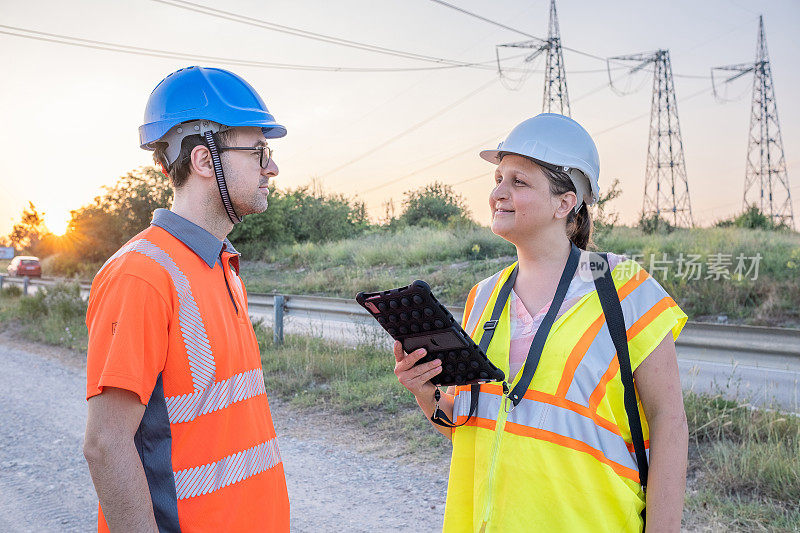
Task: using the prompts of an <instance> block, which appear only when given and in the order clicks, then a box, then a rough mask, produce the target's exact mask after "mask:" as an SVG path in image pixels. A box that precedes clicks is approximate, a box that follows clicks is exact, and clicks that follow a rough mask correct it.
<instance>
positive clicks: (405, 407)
mask: <svg viewBox="0 0 800 533" xmlns="http://www.w3.org/2000/svg"><path fill="white" fill-rule="evenodd" d="M253 327H254V329H255V332H256V337H257V338H258V343H259V348H260V349H261V362H262V364H263V367H264V377H265V384H266V388H267V391H268V392H269V394H270V395H277V396H278V397H280V398H282V399H284V400H287V401H288V402H289V403H290V404H292V405H294V406H295V407H298V408H301V409H305V408H310V407H314V408H330V409H333V410H334V411H336V412H338V413H341V414H344V415H350V416H352V417H353V420H354V421H356V422H357V423H360V424H362V425H364V426H365V427H366V428H367V429H370V430H373V431H375V432H376V433H379V434H381V435H382V436H383V437H384V438H389V439H390V440H393V441H396V442H403V446H402V448H403V449H404V451H406V452H408V453H410V452H411V451H412V450H414V449H417V448H419V447H424V448H425V449H428V450H430V449H431V448H434V449H437V450H439V451H440V452H442V453H444V452H445V450H446V449H447V448H448V443H447V442H446V441H445V439H443V438H441V435H439V434H438V433H436V432H435V431H432V430H431V428H430V424H428V422H427V420H425V417H424V416H420V415H419V412H418V411H417V404H416V401H415V400H414V397H413V396H412V395H411V394H409V393H408V391H407V390H406V389H405V388H404V387H403V386H402V385H400V383H398V381H397V379H396V378H395V375H394V372H393V369H394V358H393V357H392V354H391V352H390V351H389V350H388V349H387V348H386V347H385V346H383V344H385V343H382V342H378V341H377V340H375V342H365V343H360V344H358V345H356V346H354V347H351V346H345V345H343V344H338V343H333V342H328V341H325V340H322V339H319V338H315V337H306V336H299V335H286V336H285V338H284V344H283V345H282V346H276V345H275V344H273V342H272V330H271V329H270V328H266V327H264V325H263V324H262V323H261V322H260V321H257V322H255V323H254V326H253ZM362 414H363V415H365V416H361V415H362Z"/></svg>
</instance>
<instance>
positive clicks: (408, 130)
mask: <svg viewBox="0 0 800 533" xmlns="http://www.w3.org/2000/svg"><path fill="white" fill-rule="evenodd" d="M497 81H498V80H497V78H492V79H491V80H489V81H488V82H486V83H484V84H482V85H481V86H480V87H478V88H477V89H475V90H473V91H471V92H469V93H468V94H466V95H464V96H462V97H461V98H459V99H458V100H456V101H455V102H453V103H451V104H449V105H448V106H446V107H444V108H442V109H440V110H439V111H437V112H436V113H434V114H433V115H431V116H429V117H427V118H425V119H423V120H421V121H419V122H417V123H416V124H414V125H412V126H410V127H408V128H406V129H405V130H403V131H401V132H400V133H398V134H397V135H395V136H393V137H391V138H389V139H387V140H386V141H383V142H382V143H380V144H379V145H377V146H375V147H373V148H371V149H369V150H367V151H365V152H364V153H362V154H360V155H358V156H357V157H354V158H353V159H351V160H349V161H347V162H346V163H343V164H341V165H339V166H338V167H336V168H334V169H332V170H329V171H328V172H326V173H325V174H323V176H324V177H328V176H330V175H332V174H335V173H337V172H339V171H340V170H342V169H344V168H347V167H349V166H350V165H352V164H353V163H355V162H356V161H360V160H361V159H363V158H364V157H366V156H368V155H370V154H373V153H375V152H376V151H378V150H380V149H382V148H385V147H386V146H388V145H390V144H392V143H393V142H395V141H397V140H399V139H401V138H403V137H405V136H406V135H408V134H409V133H411V132H413V131H415V130H416V129H418V128H420V127H422V126H424V125H425V124H427V123H429V122H431V121H432V120H434V119H436V118H438V117H440V116H441V115H443V114H445V113H447V112H448V111H450V110H451V109H453V108H455V107H457V106H459V105H461V104H462V103H464V102H465V101H467V100H469V99H470V98H472V97H473V96H475V95H476V94H478V93H480V92H482V91H484V90H486V89H488V88H489V87H490V86H492V85H493V84H495V83H497Z"/></svg>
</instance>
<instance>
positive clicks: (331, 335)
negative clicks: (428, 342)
mask: <svg viewBox="0 0 800 533" xmlns="http://www.w3.org/2000/svg"><path fill="white" fill-rule="evenodd" d="M261 318H263V319H264V321H265V323H266V324H268V325H269V324H271V319H272V317H271V316H266V315H265V316H262V317H261ZM284 331H285V332H286V333H298V334H310V335H315V336H321V337H325V338H328V339H331V340H335V341H338V342H344V343H351V344H352V343H359V342H379V343H385V345H386V349H387V351H388V350H390V349H391V338H389V336H388V335H387V334H386V333H385V332H384V331H383V330H382V329H380V328H379V327H377V326H376V327H372V326H368V325H361V324H353V323H349V322H339V321H322V320H317V319H311V318H306V317H298V316H287V317H285V319H284ZM678 366H679V369H680V372H681V382H682V384H683V387H684V389H687V390H689V389H690V390H694V391H697V392H705V393H719V394H722V395H723V396H724V397H726V398H729V399H732V400H738V401H741V402H745V403H749V404H751V405H755V406H760V407H777V408H780V409H783V410H788V411H793V412H798V413H800V357H792V356H776V355H770V354H766V353H759V352H753V351H738V352H736V355H735V360H734V359H732V358H731V352H730V351H720V350H713V349H707V348H696V347H687V346H680V345H679V346H678Z"/></svg>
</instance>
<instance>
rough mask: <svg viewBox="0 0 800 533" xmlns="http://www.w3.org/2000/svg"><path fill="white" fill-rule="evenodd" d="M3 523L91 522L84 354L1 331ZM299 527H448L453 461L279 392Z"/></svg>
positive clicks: (10, 527)
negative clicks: (408, 451) (399, 445)
mask: <svg viewBox="0 0 800 533" xmlns="http://www.w3.org/2000/svg"><path fill="white" fill-rule="evenodd" d="M0 368H2V369H3V371H2V372H0V389H2V390H4V391H5V394H6V401H4V402H3V404H4V406H3V410H2V423H0V494H2V497H0V531H4V532H13V531H26V532H27V531H41V532H46V531H59V532H62V531H91V530H92V529H94V528H95V524H96V520H97V508H96V506H97V498H96V496H95V494H94V489H93V486H92V483H91V479H90V477H89V472H88V469H87V468H86V463H85V462H84V460H83V454H82V452H81V447H82V445H83V432H84V426H85V423H86V402H85V400H84V390H85V384H84V383H85V381H84V380H85V377H84V370H83V364H82V361H81V358H80V356H79V355H76V354H75V353H72V352H69V351H67V350H61V349H58V348H51V347H43V346H40V345H34V344H29V343H23V342H19V341H15V340H13V339H10V338H9V337H8V336H7V335H2V336H0ZM272 410H273V416H274V419H275V425H276V429H277V431H278V436H279V439H280V447H281V455H282V457H283V460H284V466H285V469H286V477H287V483H288V486H289V499H290V501H291V505H292V531H297V532H304V531H337V532H338V531H352V532H362V531H363V532H367V531H370V532H374V531H439V530H441V525H442V514H443V510H444V498H445V490H446V478H447V467H446V464H445V463H444V462H443V461H442V460H441V456H440V455H439V456H437V459H436V460H435V461H433V464H432V465H426V466H425V467H421V466H418V465H414V464H412V463H410V462H408V461H407V460H403V459H398V458H393V456H394V455H395V453H396V452H395V450H394V449H393V448H392V446H391V443H389V444H388V445H387V443H385V442H379V443H376V441H375V440H374V439H372V438H371V437H370V436H367V435H364V434H363V432H361V431H359V429H358V427H356V426H354V425H353V423H352V422H349V421H346V420H345V419H344V418H342V417H338V416H334V415H329V414H325V413H298V412H297V411H294V410H292V409H290V408H289V407H288V406H286V405H285V404H282V403H280V402H275V401H273V403H272Z"/></svg>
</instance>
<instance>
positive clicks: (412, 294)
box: [356, 280, 505, 386]
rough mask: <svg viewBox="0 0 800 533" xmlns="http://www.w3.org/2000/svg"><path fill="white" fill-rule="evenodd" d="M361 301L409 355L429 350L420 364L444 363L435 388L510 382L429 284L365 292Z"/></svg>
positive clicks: (422, 283)
mask: <svg viewBox="0 0 800 533" xmlns="http://www.w3.org/2000/svg"><path fill="white" fill-rule="evenodd" d="M356 301H357V302H358V303H359V304H360V305H361V306H362V307H364V309H366V310H367V311H369V313H370V314H371V315H372V316H373V317H374V318H375V319H376V320H377V321H378V323H379V324H380V325H381V326H382V327H383V329H385V330H386V332H387V333H389V335H391V336H392V337H393V338H394V339H396V340H398V341H400V342H401V343H402V345H403V350H404V351H405V352H406V353H411V352H413V351H414V350H416V349H418V348H425V350H427V354H426V355H425V357H423V358H422V359H420V360H419V361H418V362H417V364H422V363H426V362H428V361H432V360H433V359H440V360H441V361H442V372H441V373H440V374H438V375H437V376H434V377H433V379H431V383H433V384H434V385H437V386H450V385H467V384H471V383H481V382H487V381H502V380H503V379H504V378H505V375H504V373H503V371H502V370H500V369H499V368H497V367H496V366H495V365H494V364H492V362H491V361H489V359H488V358H487V357H486V354H484V353H483V352H482V351H481V349H480V348H479V347H478V345H476V344H475V342H473V340H472V339H471V338H470V336H469V335H468V334H467V333H466V332H465V331H464V330H463V329H461V326H460V325H459V324H458V322H456V320H455V319H454V318H453V315H451V314H450V311H448V310H447V308H446V307H445V306H443V305H442V304H440V303H439V301H438V300H437V299H436V297H435V296H434V295H433V293H432V292H431V288H430V287H429V286H428V284H427V283H425V282H424V281H421V280H416V281H414V282H413V283H412V284H411V285H407V286H405V287H400V288H397V289H391V290H388V291H381V292H360V293H358V295H357V296H356Z"/></svg>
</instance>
